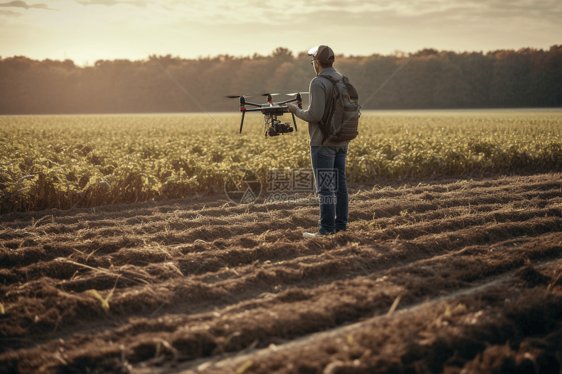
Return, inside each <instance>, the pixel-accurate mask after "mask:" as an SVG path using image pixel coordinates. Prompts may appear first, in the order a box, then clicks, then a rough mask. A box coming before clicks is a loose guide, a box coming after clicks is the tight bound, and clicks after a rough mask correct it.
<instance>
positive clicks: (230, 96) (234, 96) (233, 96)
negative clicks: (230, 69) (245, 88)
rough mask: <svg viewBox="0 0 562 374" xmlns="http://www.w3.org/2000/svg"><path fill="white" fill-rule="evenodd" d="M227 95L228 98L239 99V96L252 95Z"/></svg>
mask: <svg viewBox="0 0 562 374" xmlns="http://www.w3.org/2000/svg"><path fill="white" fill-rule="evenodd" d="M225 97H226V98H228V99H238V98H239V97H251V96H248V95H227V96H225Z"/></svg>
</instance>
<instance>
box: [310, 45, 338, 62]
mask: <svg viewBox="0 0 562 374" xmlns="http://www.w3.org/2000/svg"><path fill="white" fill-rule="evenodd" d="M308 55H309V56H312V57H313V58H314V59H315V60H318V61H320V62H322V63H324V64H326V63H331V62H334V60H335V59H336V57H335V56H334V51H332V48H330V47H328V46H327V45H323V44H321V45H319V46H318V47H314V48H310V50H309V51H308Z"/></svg>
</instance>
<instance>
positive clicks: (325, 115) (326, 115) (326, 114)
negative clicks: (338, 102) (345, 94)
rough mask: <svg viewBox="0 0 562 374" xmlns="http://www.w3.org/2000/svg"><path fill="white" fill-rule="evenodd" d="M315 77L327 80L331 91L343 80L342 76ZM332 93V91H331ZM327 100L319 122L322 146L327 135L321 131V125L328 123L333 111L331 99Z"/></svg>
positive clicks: (326, 140) (326, 139)
mask: <svg viewBox="0 0 562 374" xmlns="http://www.w3.org/2000/svg"><path fill="white" fill-rule="evenodd" d="M317 77H321V78H326V79H327V80H329V81H330V82H331V83H332V84H333V89H332V90H335V89H336V84H338V83H339V82H342V81H343V80H344V78H345V77H343V76H342V79H336V78H334V77H331V76H329V75H321V74H320V75H317ZM332 92H333V91H332ZM327 99H328V100H327V101H326V106H325V107H324V113H323V115H322V119H321V120H320V122H321V123H320V130H322V135H323V139H322V145H324V144H326V143H327V142H328V140H330V139H328V134H327V133H325V130H323V129H322V127H323V125H325V124H326V123H328V122H329V120H330V118H331V117H332V115H333V111H334V108H332V104H333V102H332V98H327Z"/></svg>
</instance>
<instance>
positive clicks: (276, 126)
mask: <svg viewBox="0 0 562 374" xmlns="http://www.w3.org/2000/svg"><path fill="white" fill-rule="evenodd" d="M288 132H293V128H292V127H291V124H290V123H289V122H284V123H281V122H279V121H276V122H275V123H273V125H272V126H271V127H270V128H269V129H268V131H267V133H268V135H269V136H278V135H279V134H285V133H288Z"/></svg>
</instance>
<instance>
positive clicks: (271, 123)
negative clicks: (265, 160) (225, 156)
mask: <svg viewBox="0 0 562 374" xmlns="http://www.w3.org/2000/svg"><path fill="white" fill-rule="evenodd" d="M305 94H308V92H295V93H290V94H286V95H287V96H295V98H293V99H290V100H285V101H280V102H273V96H276V95H279V94H277V93H264V94H262V95H260V96H266V97H267V103H266V104H256V103H251V102H249V101H246V97H250V96H248V95H230V96H227V98H229V99H236V98H238V99H240V111H241V112H242V120H241V121H240V132H239V133H240V134H241V133H242V127H243V126H244V116H245V115H246V112H262V113H263V117H264V121H265V125H264V126H265V131H264V133H265V138H266V139H267V136H268V135H269V136H270V137H271V136H279V135H283V134H286V133H290V132H293V127H291V123H290V122H281V121H280V120H278V119H277V117H278V116H282V115H283V114H284V113H289V111H288V109H287V105H283V104H287V103H292V102H296V103H297V105H298V106H299V108H300V109H302V95H305ZM246 105H251V106H254V107H256V108H252V109H246ZM291 115H292V116H293V125H294V126H295V129H294V130H295V131H298V129H297V121H296V119H295V114H294V113H291Z"/></svg>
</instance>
